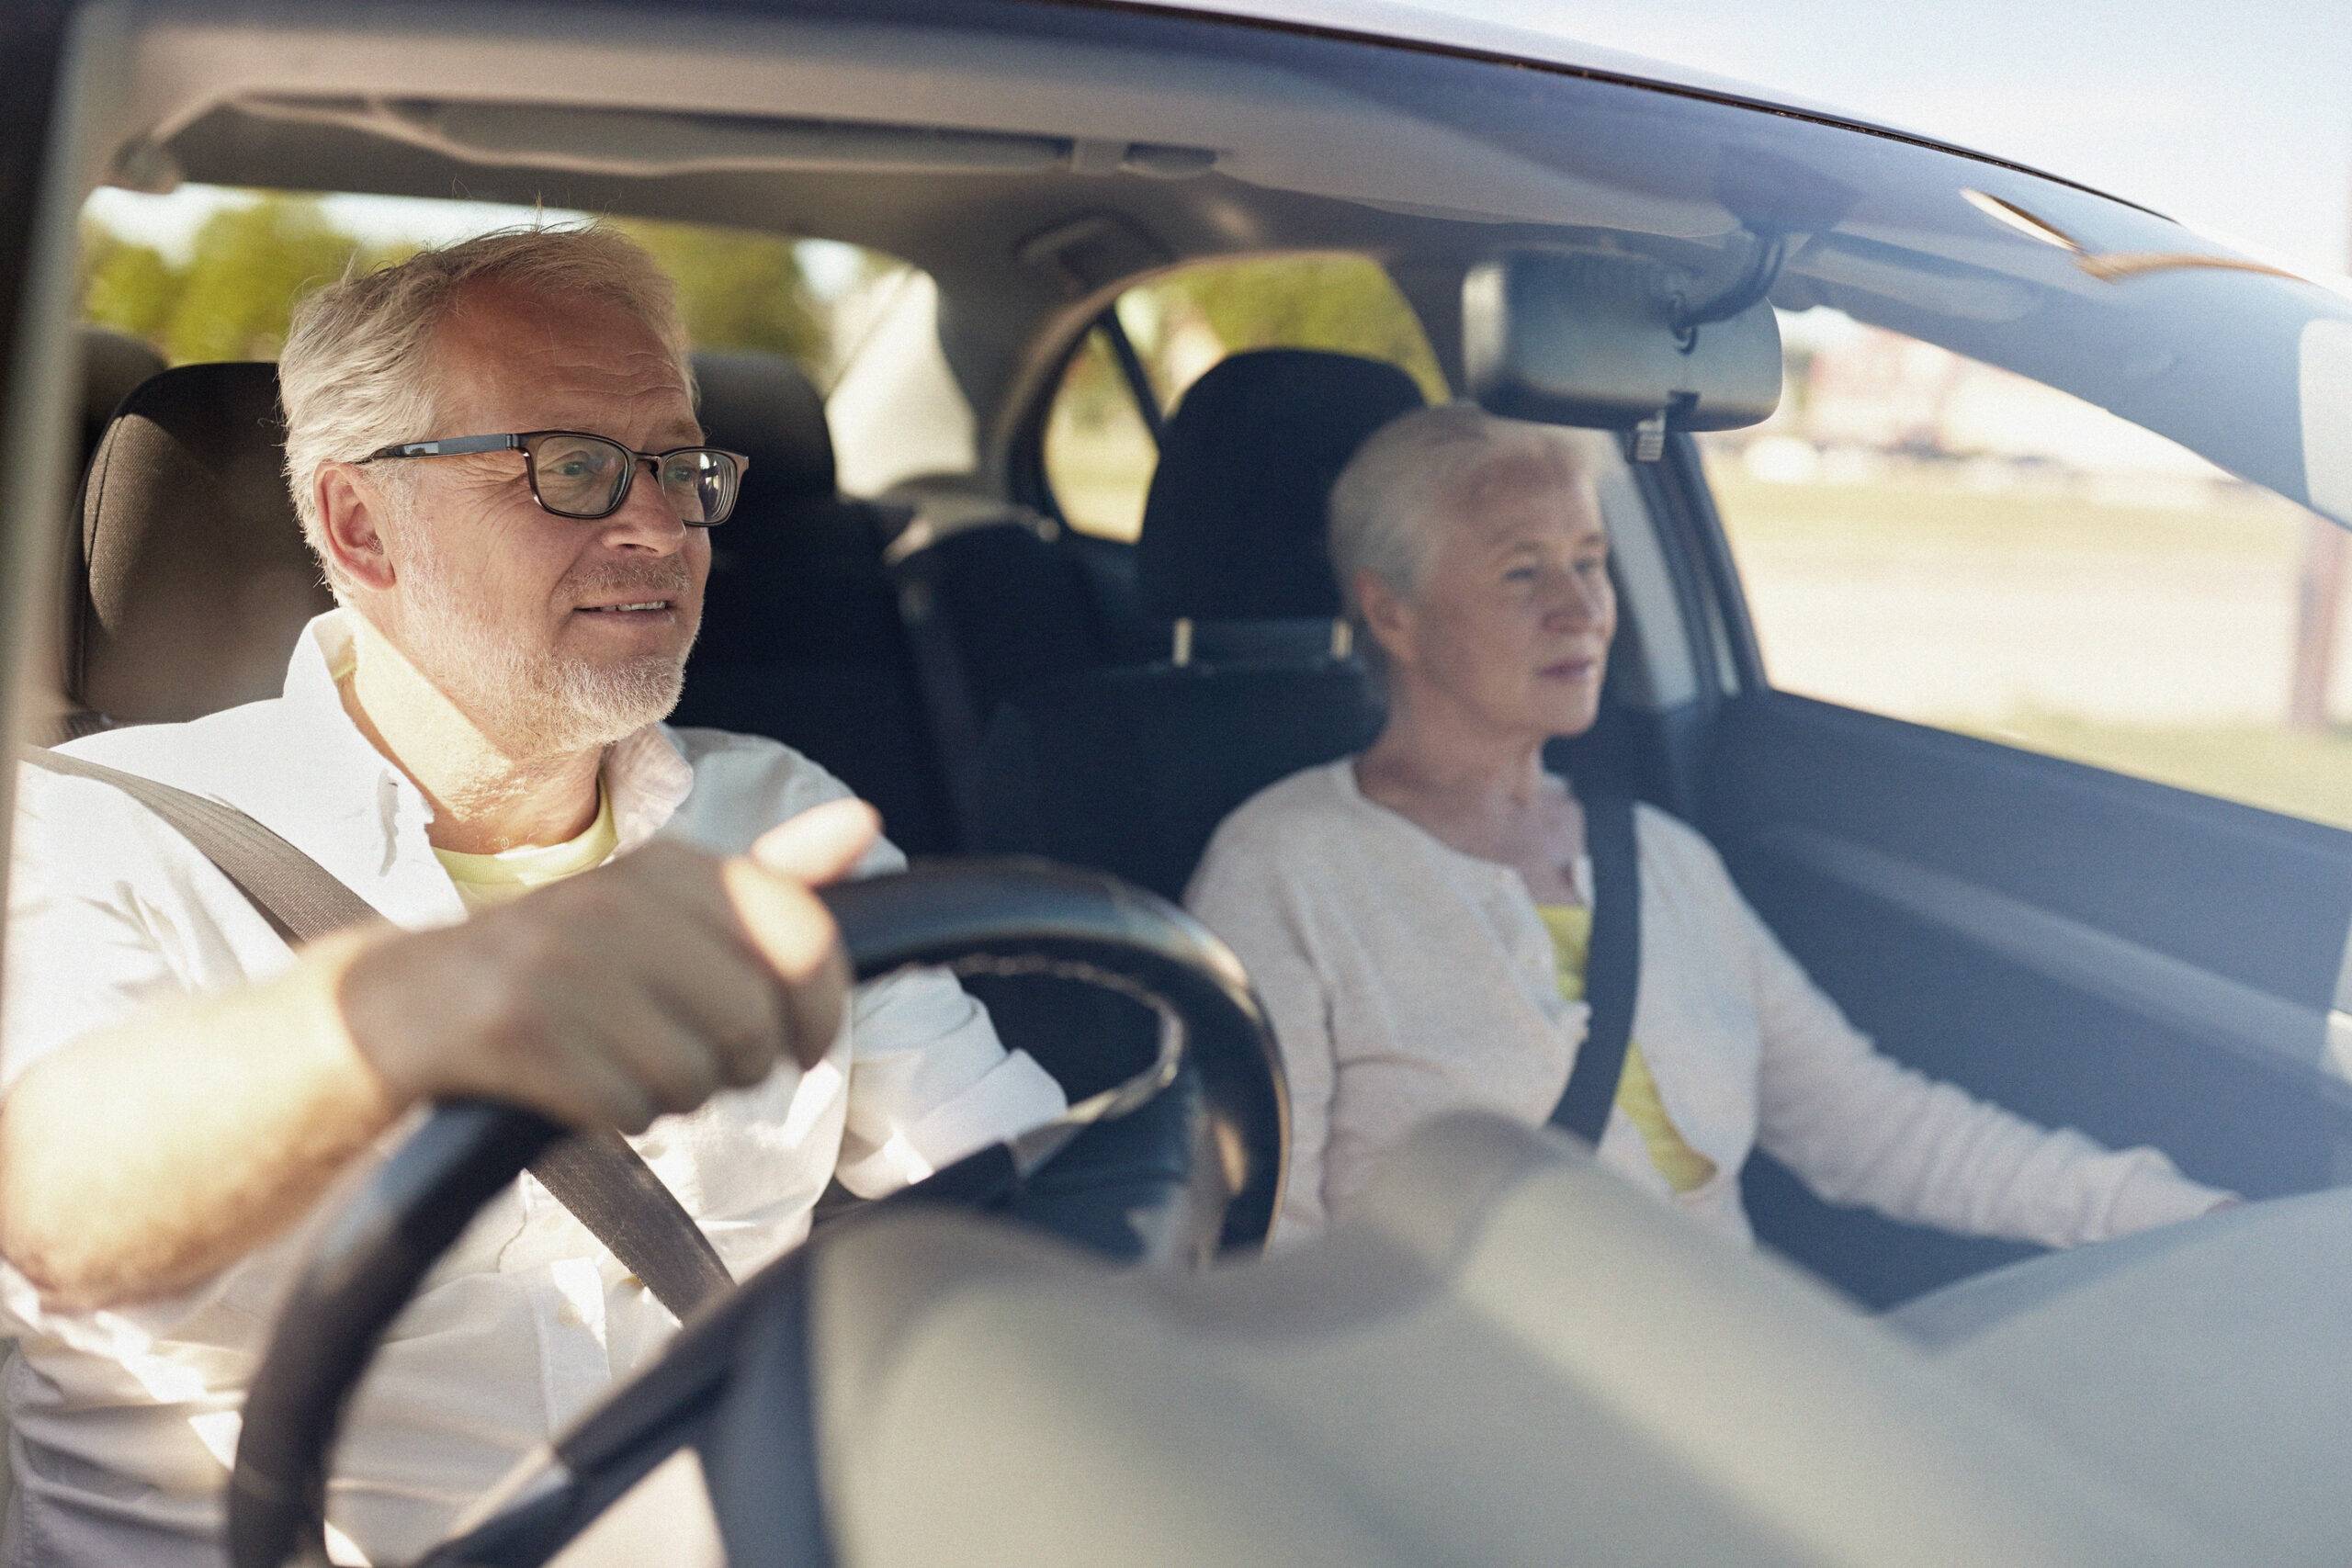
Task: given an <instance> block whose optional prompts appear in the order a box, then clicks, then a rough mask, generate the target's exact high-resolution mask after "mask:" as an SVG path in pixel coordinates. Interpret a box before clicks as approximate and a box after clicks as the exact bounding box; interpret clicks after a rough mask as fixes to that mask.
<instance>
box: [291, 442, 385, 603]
mask: <svg viewBox="0 0 2352 1568" xmlns="http://www.w3.org/2000/svg"><path fill="white" fill-rule="evenodd" d="M311 487H312V488H311V499H312V501H314V502H316V503H317V505H318V511H319V534H320V545H321V547H322V548H323V549H324V550H325V551H326V552H327V555H328V556H329V558H332V559H333V561H334V565H335V567H336V569H337V570H339V571H340V572H341V573H342V575H343V577H344V579H345V581H349V582H351V583H354V584H356V586H359V587H362V588H372V589H375V590H378V591H379V592H380V591H382V590H384V589H387V588H390V586H391V585H392V583H393V581H395V580H396V579H397V577H398V576H399V574H398V573H397V572H395V571H394V570H392V559H391V556H390V553H389V552H387V551H386V549H385V547H384V536H383V523H384V518H385V515H386V513H389V512H390V507H388V506H387V505H386V504H385V502H384V496H383V493H382V491H379V490H378V489H377V488H376V486H375V485H374V484H373V483H371V482H370V481H369V479H368V477H367V476H366V475H364V474H362V473H361V472H360V471H359V469H358V468H357V467H356V466H355V465H353V464H350V463H322V464H320V465H319V471H318V473H317V474H316V475H314V476H313V477H312V479H311Z"/></svg>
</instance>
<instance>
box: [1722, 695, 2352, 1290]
mask: <svg viewBox="0 0 2352 1568" xmlns="http://www.w3.org/2000/svg"><path fill="white" fill-rule="evenodd" d="M1705 773H1706V780H1707V784H1706V794H1705V797H1704V803H1703V805H1702V821H1703V824H1704V826H1705V827H1706V828H1707V829H1708V830H1709V831H1710V833H1711V834H1712V836H1713V838H1714V839H1715V840H1716V842H1717V844H1718V845H1719V846H1720V847H1721V848H1722V850H1723V852H1724V857H1725V859H1726V861H1727V863H1729V864H1730V865H1731V867H1732V869H1733V872H1734V874H1735V875H1736V877H1737V879H1738V880H1739V882H1740V885H1741V886H1742V888H1743V889H1744V890H1745V891H1746V892H1747V896H1748V897H1749V898H1750V900H1751V901H1752V902H1753V903H1754V904H1755V905H1756V907H1757V908H1758V911H1759V912H1760V913H1761V914H1762V915H1763V916H1764V918H1765V919H1767V920H1768V921H1769V922H1770V924H1771V925H1772V927H1773V929H1774V930H1775V931H1777V932H1778V933H1779V934H1780V936H1781V940H1782V941H1783V942H1785V943H1786V944H1787V945H1788V947H1789V949H1790V950H1791V952H1792V953H1794V954H1795V955H1796V957H1797V958H1798V960H1799V961H1800V962H1801V963H1803V964H1804V965H1805V966H1806V968H1807V969H1808V970H1809V971H1810V972H1811V973H1812V974H1813V976H1814V977H1815V979H1816V980H1817V981H1818V982H1819V983H1820V984H1821V985H1822V986H1823V987H1824V988H1825V989H1826V990H1827V991H1828V992H1829V994H1830V995H1831V996H1833V997H1835V998H1837V999H1838V1002H1839V1004H1840V1005H1841V1006H1843V1007H1844V1008H1845V1009H1846V1010H1847V1011H1848V1013H1849V1016H1850V1017H1851V1018H1852V1019H1853V1020H1854V1021H1855V1022H1856V1024H1857V1025H1858V1026H1859V1027H1860V1028H1862V1029H1863V1030H1864V1031H1865V1032H1868V1033H1870V1034H1871V1035H1872V1037H1873V1038H1875V1039H1876V1040H1877V1041H1878V1042H1879V1043H1880V1045H1881V1047H1882V1048H1883V1049H1884V1050H1886V1051H1887V1052H1888V1053H1889V1054H1890V1055H1894V1056H1895V1057H1897V1058H1898V1059H1900V1060H1902V1061H1905V1062H1906V1063H1907V1064H1909V1065H1911V1066H1916V1067H1917V1068H1919V1069H1920V1070H1921V1071H1923V1072H1927V1073H1929V1074H1932V1075H1934V1076H1936V1077H1943V1078H1948V1079H1951V1081H1954V1082H1956V1083H1958V1084H1960V1085H1961V1086H1962V1087H1963V1088H1965V1089H1970V1090H1971V1091H1973V1092H1974V1093H1977V1094H1980V1095H1982V1096H1985V1098H1987V1099H1990V1100H1995V1101H1996V1102H1998V1103H2000V1104H2003V1105H2006V1106H2008V1107H2009V1108H2011V1109H2013V1110H2015V1111H2018V1112H2020V1113H2021V1114H2025V1115H2028V1116H2031V1117H2033V1118H2034V1119H2036V1120H2038V1121H2041V1122H2046V1123H2049V1124H2053V1125H2068V1126H2075V1127H2078V1128H2080V1129H2081V1130H2082V1131H2084V1132H2086V1133H2087V1134H2090V1135H2091V1136H2093V1137H2096V1138H2098V1139H2100V1140H2101V1141H2102V1142H2106V1143H2109V1144H2110V1145H2131V1144H2143V1143H2144V1144H2151V1145H2155V1146H2157V1147H2160V1148H2163V1149H2165V1151H2166V1152H2167V1153H2169V1154H2171V1155H2172V1156H2174V1157H2175V1159H2176V1160H2177V1161H2178V1162H2179V1163H2180V1165H2181V1166H2182V1168H2184V1169H2185V1170H2186V1171H2187V1172H2188V1174H2189V1175H2191V1176H2193V1177H2195V1178H2197V1179H2200V1180H2205V1181H2209V1182H2211V1183H2214V1184H2215V1185H2218V1186H2224V1187H2229V1188H2232V1189H2234V1190H2241V1191H2244V1192H2246V1193H2248V1194H2250V1195H2269V1194H2274V1193H2280V1192H2288V1191H2295V1190H2307V1189H2310V1188H2312V1187H2317V1186H2321V1185H2324V1184H2327V1183H2329V1182H2330V1181H2332V1180H2335V1179H2337V1177H2338V1172H2339V1170H2340V1168H2342V1165H2343V1163H2344V1156H2345V1153H2346V1150H2347V1149H2352V1085H2347V1084H2346V1082H2345V1081H2344V1080H2343V1079H2342V1077H2340V1076H2338V1075H2337V1074H2336V1073H2335V1071H2334V1070H2333V1069H2332V1068H2331V1067H2330V1066H2329V1065H2328V1063H2329V1055H2328V1032H2329V1022H2330V1012H2331V1010H2332V1009H2333V1008H2334V1006H2335V999H2336V990H2337V985H2338V979H2339V976H2340V973H2341V971H2342V969H2343V960H2344V952H2345V939H2346V930H2347V927H2352V834H2347V833H2345V832H2342V831H2340V830H2338V829H2331V828H2325V827H2321V826H2319V825H2316V824H2312V823H2308V822H2302V821H2298V820H2295V819H2292V818H2284V817H2279V816H2277V815H2274V814H2272V813H2268V812H2264V811H2258V810H2255V809H2253V808H2251V807H2242V806H2237V805H2233V804H2231V803H2228V802H2224V801H2220V800H2213V799H2209V798H2207V797H2204V796H2200V795H2193V794H2190V793H2188V792H2186V791H2181V790H2175V789H2170V788H2167V787H2165V786H2162V785H2157V784H2146V783H2143V782H2141V781H2138V780H2133V779H2128V778H2124V777H2121V776H2120V775H2117V774H2114V773H2107V772H2104V771H2102V770H2099V769H2096V768H2089V767H2085V766H2082V765H2079V764H2075V763H2072V762H2066V761H2059V760H2056V759H2052V758H2047V757H2040V756H2034V755H2030V754H2028V753H2024V752H2020V751H2016V750H2011V749H2008V748H2006V747H2002V746H1998V745H1995V744H1992V743H1989V742H1985V741H1982V740H1976V739H1970V738H1967V737H1962V736H1958V735H1952V734H1947V733H1945V732H1942V731H1939V730H1935V729H1931V728H1923V727H1920V726H1917V725H1910V724H1905V723H1901V722H1898V721H1895V720H1891V719H1884V718H1879V717H1876V716H1871V715H1865V714H1860V713H1856V712H1853V711H1851V710H1848V709H1844V708H1839V707H1836V706H1833V705H1828V704H1824V703H1817V702H1813V701H1810V700H1808V699H1804V698H1801V697H1794V696H1791V695H1787V694H1780V693H1772V692H1769V691H1767V692H1761V693H1757V694H1751V695H1748V696H1747V697H1743V698H1741V699H1739V700H1737V701H1735V702H1732V703H1729V704H1727V705H1725V706H1724V709H1723V711H1722V712H1721V713H1720V715H1719V716H1718V721H1717V725H1716V728H1715V734H1714V739H1713V744H1712V747H1711V750H1710V753H1709V758H1708V763H1707V766H1706V769H1705ZM1750 1196H1751V1202H1752V1206H1753V1208H1754V1211H1755V1213H1756V1218H1757V1222H1758V1230H1759V1234H1760V1235H1763V1236H1764V1238H1765V1239H1766V1240H1767V1241H1768V1242H1770V1244H1772V1245H1775V1246H1779V1247H1783V1248H1784V1249H1786V1250H1788V1251H1789V1252H1791V1253H1792V1255H1793V1256H1795V1257H1797V1258H1799V1259H1800V1260H1802V1261H1804V1262H1805V1263H1807V1264H1808V1266H1811V1267H1814V1268H1816V1269H1820V1270H1821V1271H1823V1272H1824V1273H1826V1274H1827V1275H1828V1276H1829V1277H1830V1278H1832V1279H1834V1280H1837V1281H1838V1283H1839V1284H1841V1285H1842V1286H1844V1287H1845V1288H1846V1289H1848V1290H1849V1291H1851V1292H1854V1293H1855V1294H1857V1295H1858V1296H1860V1298H1862V1299H1863V1300H1865V1301H1868V1302H1871V1303H1875V1304H1885V1303H1891V1302H1894V1301H1898V1300H1901V1299H1904V1298H1905V1297H1907V1296H1908V1295H1910V1294H1913V1293H1916V1292H1917V1291H1919V1290H1922V1289H1925V1288H1928V1287H1929V1286H1931V1285H1933V1284H1935V1283H1939V1282H1940V1281H1941V1280H1945V1279H1948V1278H1951V1277H1956V1276H1957V1275H1958V1274H1960V1273H1963V1272H1966V1271H1968V1270H1969V1269H1973V1268H1977V1267H1982V1266H1984V1265H1985V1263H1987V1262H1990V1261H1996V1260H1998V1259H1999V1258H2001V1257H2003V1256H2004V1255H2005V1253H2006V1252H2007V1251H2008V1250H2010V1249H2006V1248H2004V1247H2001V1246H2000V1245H1998V1244H1987V1243H1982V1242H1962V1241H1959V1240H1956V1239H1951V1238H1941V1237H1937V1238H1928V1237H1925V1236H1924V1235H1912V1234H1905V1230H1904V1229H1902V1228H1901V1227H1895V1226H1894V1225H1892V1224H1891V1223H1890V1222H1886V1221H1883V1220H1879V1219H1877V1218H1876V1217H1874V1216H1866V1215H1859V1214H1851V1213H1846V1214H1840V1213H1833V1212H1831V1211H1829V1210H1828V1209H1826V1206H1824V1205H1822V1204H1820V1203H1818V1202H1817V1201H1815V1200H1813V1199H1812V1198H1811V1197H1810V1196H1809V1195H1808V1194H1805V1193H1804V1191H1803V1190H1802V1189H1801V1188H1800V1187H1799V1186H1798V1184H1797V1183H1795V1182H1794V1181H1793V1180H1792V1179H1790V1178H1789V1177H1788V1175H1787V1173H1786V1172H1785V1171H1781V1170H1778V1169H1775V1168H1772V1167H1771V1166H1770V1164H1769V1163H1768V1162H1759V1168H1758V1171H1757V1172H1756V1173H1755V1174H1754V1176H1753V1178H1752V1180H1751V1184H1750Z"/></svg>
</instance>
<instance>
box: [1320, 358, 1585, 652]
mask: <svg viewBox="0 0 2352 1568" xmlns="http://www.w3.org/2000/svg"><path fill="white" fill-rule="evenodd" d="M1596 440H1597V437H1595V436H1594V435H1593V434H1592V433H1591V432H1589V431H1583V430H1569V429H1565V428H1563V427H1561V426H1559V425H1555V424H1532V423H1528V422H1526V421H1524V420H1516V419H1502V418H1498V417H1497V416H1496V415H1494V414H1490V413H1488V412H1487V411H1486V410H1484V409H1482V408H1480V407H1479V406H1478V405H1477V404H1476V403H1468V402H1461V403H1444V404H1441V405H1440V406H1438V407H1436V408H1431V409H1418V410H1416V411H1414V412H1411V413H1408V414H1405V415H1403V416H1402V417H1400V418H1397V419H1395V420H1392V421H1390V422H1389V423H1386V424H1385V425H1383V426H1381V428H1380V429H1379V430H1378V431H1377V432H1375V433H1374V434H1373V436H1372V438H1371V439H1370V440H1368V441H1366V442H1365V443H1364V444H1363V446H1361V447H1359V448H1358V449H1357V451H1356V455H1355V456H1354V457H1351V458H1350V459H1349V460H1348V466H1347V467H1346V468H1343V469H1341V470H1340V478H1339V480H1338V482H1337V483H1335V484H1333V485H1332V487H1331V516H1330V535H1329V547H1330V552H1331V571H1332V574H1333V575H1334V576H1336V577H1337V578H1338V579H1339V580H1340V603H1341V604H1343V605H1344V606H1345V607H1346V611H1347V616H1348V620H1349V621H1350V623H1351V624H1352V626H1354V628H1355V647H1356V650H1357V652H1358V653H1359V654H1360V655H1361V656H1362V657H1363V660H1365V662H1366V663H1367V664H1369V665H1370V666H1371V667H1372V668H1373V669H1374V671H1377V670H1378V669H1379V668H1380V664H1381V650H1380V643H1379V640H1378V639H1377V638H1375V637H1374V636H1373V635H1372V628H1371V627H1370V626H1367V625H1365V623H1364V615H1363V603H1362V601H1361V600H1360V598H1359V597H1358V595H1357V592H1356V579H1357V578H1358V577H1360V576H1362V575H1363V574H1364V573H1366V572H1369V573H1371V574H1372V575H1373V576H1374V577H1376V578H1378V579H1379V580H1380V581H1382V582H1384V583H1385V584H1387V586H1388V587H1389V588H1390V589H1392V590H1393V591H1395V592H1397V594H1399V595H1401V596H1402V597H1404V598H1406V599H1408V600H1409V599H1411V598H1412V597H1413V596H1414V595H1415V594H1416V593H1417V592H1419V588H1420V581H1421V574H1422V572H1423V571H1424V570H1426V569H1427V568H1428V565H1429V558H1430V551H1431V549H1432V548H1434V547H1435V545H1436V541H1437V537H1438V535H1439V532H1440V531H1441V530H1442V529H1444V528H1448V527H1451V526H1452V525H1453V521H1454V518H1455V516H1456V513H1457V509H1458V508H1460V507H1461V506H1463V505H1464V504H1465V503H1470V502H1475V501H1476V497H1477V495H1478V494H1479V492H1480V491H1483V490H1485V489H1487V487H1488V486H1490V485H1494V484H1498V483H1501V482H1504V481H1506V480H1508V481H1512V482H1524V481H1525V480H1526V479H1530V478H1535V477H1543V478H1551V479H1560V480H1564V481H1568V482H1578V481H1581V482H1584V483H1588V484H1589V483H1592V482H1593V481H1594V479H1595V477H1596V469H1595V465H1596V461H1597V456H1598V455H1597V451H1596V448H1595V446H1594V443H1595V441H1596Z"/></svg>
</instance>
